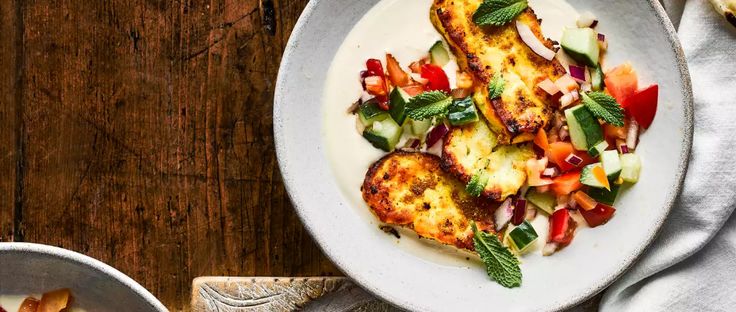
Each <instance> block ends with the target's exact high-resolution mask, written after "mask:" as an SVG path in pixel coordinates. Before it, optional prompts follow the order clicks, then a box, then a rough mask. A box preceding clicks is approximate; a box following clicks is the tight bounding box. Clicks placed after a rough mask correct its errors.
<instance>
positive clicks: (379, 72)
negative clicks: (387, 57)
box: [365, 59, 384, 78]
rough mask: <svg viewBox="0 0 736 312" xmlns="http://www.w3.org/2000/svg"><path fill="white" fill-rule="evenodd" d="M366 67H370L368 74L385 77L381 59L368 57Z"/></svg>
mask: <svg viewBox="0 0 736 312" xmlns="http://www.w3.org/2000/svg"><path fill="white" fill-rule="evenodd" d="M365 67H366V68H367V69H368V74H369V75H370V76H380V77H381V78H383V76H384V73H383V65H381V61H379V60H377V59H368V60H367V61H365Z"/></svg>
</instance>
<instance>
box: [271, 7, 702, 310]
mask: <svg viewBox="0 0 736 312" xmlns="http://www.w3.org/2000/svg"><path fill="white" fill-rule="evenodd" d="M382 1H383V3H381V4H380V6H379V8H386V7H391V5H392V3H394V2H398V1H420V2H422V3H428V1H427V0H382ZM541 1H545V0H541ZM378 2H380V1H378V0H342V1H328V0H312V1H310V3H309V4H308V5H307V8H306V9H305V11H304V13H303V14H302V16H301V18H300V19H299V21H298V23H297V25H296V26H295V28H294V31H293V33H292V35H291V39H290V41H289V44H288V45H287V47H286V51H285V52H284V56H283V59H282V63H281V68H280V71H279V77H278V82H277V85H276V94H275V104H274V133H275V139H276V148H277V156H278V160H279V166H280V169H281V172H282V175H283V177H284V182H285V184H286V187H287V190H288V192H289V195H290V197H291V200H292V202H293V203H294V206H295V207H296V210H297V213H298V214H299V216H300V218H301V219H302V221H303V223H304V225H305V226H306V227H307V229H308V230H309V231H310V233H311V234H312V236H313V237H314V238H315V240H316V241H317V242H318V243H319V245H320V246H321V247H322V249H323V251H324V252H325V254H327V256H329V257H330V259H332V261H333V262H334V263H335V264H336V265H337V266H338V267H339V268H340V269H342V270H343V272H345V274H347V275H348V276H350V277H351V278H353V279H354V280H355V281H356V282H358V283H359V284H361V285H362V286H363V287H364V288H365V289H366V290H368V291H370V292H372V293H374V294H376V295H378V296H380V297H382V298H383V299H385V300H387V301H389V302H392V303H394V304H396V305H397V306H399V307H402V308H405V309H410V310H416V311H450V310H468V311H471V310H488V309H491V308H492V309H502V310H512V311H545V310H558V309H563V308H566V307H570V306H573V305H575V304H577V303H579V302H581V301H582V300H584V299H586V298H588V297H590V296H592V295H594V294H595V293H597V292H599V291H601V290H603V289H604V288H605V287H606V286H607V285H609V284H610V283H611V282H613V281H614V280H615V279H616V278H617V277H618V276H620V275H621V274H622V273H623V272H624V271H625V270H626V269H627V268H629V267H630V266H631V265H632V264H633V263H634V261H635V260H636V258H637V257H638V256H639V255H640V254H641V253H642V252H643V251H644V249H645V248H646V247H647V246H648V245H649V243H650V242H651V241H652V239H653V238H654V236H655V234H656V233H657V231H658V229H659V228H660V226H661V224H662V222H663V221H664V220H665V218H666V216H667V214H668V212H669V210H670V208H671V205H672V202H673V201H674V199H675V197H676V196H677V194H678V192H679V190H680V185H681V183H682V180H683V178H684V174H685V171H686V166H687V159H688V156H689V151H690V146H691V138H692V96H691V88H690V80H689V76H688V72H687V66H686V63H685V60H684V56H683V54H682V49H681V48H680V45H679V42H678V41H677V39H676V37H675V33H674V29H673V27H672V25H671V24H670V22H669V20H667V18H666V17H665V15H664V10H663V9H662V8H661V6H660V5H659V4H658V3H657V1H655V0H649V1H641V0H625V1H624V0H621V1H605V0H599V1H591V0H570V1H569V2H570V3H571V4H572V5H573V6H574V7H575V8H576V9H578V10H579V11H586V10H589V11H592V12H594V13H595V14H596V15H597V16H598V18H599V19H600V20H601V24H600V26H599V30H600V31H601V32H603V33H605V34H606V35H607V36H608V38H610V47H609V53H608V54H607V57H606V62H607V64H618V63H621V62H623V61H626V60H630V61H631V62H632V63H633V64H634V67H635V68H636V70H637V72H638V74H639V77H640V81H642V84H646V83H647V82H656V83H658V84H659V85H660V97H659V103H660V104H659V109H658V112H657V117H656V119H655V122H654V124H653V125H652V127H651V128H650V129H649V130H647V131H646V133H645V134H644V135H643V136H642V137H641V143H640V148H638V149H637V154H639V155H640V156H641V157H642V161H643V163H644V168H643V170H642V176H641V179H640V181H639V182H638V183H637V184H636V186H635V187H633V188H631V189H630V190H628V191H627V192H625V193H624V194H622V196H620V198H619V200H618V202H617V205H616V206H617V208H618V210H617V212H616V216H615V217H614V218H613V219H612V220H611V222H609V223H608V224H606V225H605V226H602V227H599V228H596V229H585V230H583V231H581V232H579V233H578V235H577V236H576V237H575V240H574V242H573V244H571V246H569V247H568V248H566V249H564V250H562V251H561V252H559V253H557V254H555V255H554V256H552V257H541V256H539V255H538V254H537V255H530V256H526V257H524V258H523V260H522V261H523V264H522V272H523V274H524V278H523V284H522V287H520V288H515V289H506V288H503V287H501V286H499V285H497V284H496V283H494V282H492V281H490V280H489V279H488V277H487V276H486V274H485V272H484V268H483V267H482V265H481V264H479V263H476V262H475V261H473V260H471V261H467V260H465V258H464V257H462V256H459V255H453V254H452V252H447V250H446V249H443V248H436V246H433V245H432V244H426V243H422V242H418V240H416V239H413V238H412V237H408V236H407V235H404V237H402V239H401V240H398V241H397V240H396V239H395V238H392V237H391V236H389V235H386V234H385V233H383V232H382V231H381V230H380V229H379V228H378V222H377V220H376V218H375V217H373V216H372V215H371V213H370V212H369V211H368V208H367V207H366V206H365V204H364V203H362V202H361V201H360V200H359V195H357V200H356V193H357V192H359V190H358V189H357V188H358V187H359V186H360V185H359V184H358V185H352V182H350V181H353V180H355V179H344V178H340V179H337V178H336V177H335V174H334V173H335V172H340V170H341V169H340V168H339V166H340V164H339V163H338V164H336V163H335V162H334V161H332V162H331V158H330V157H334V153H333V151H332V150H330V148H328V145H329V144H327V141H331V142H333V144H332V145H334V141H335V139H334V138H329V136H328V135H326V133H325V131H324V130H325V129H324V120H323V118H324V116H329V112H324V111H323V109H330V108H332V107H331V106H330V105H323V103H325V102H326V99H329V97H331V96H333V95H334V94H335V93H333V92H332V91H331V90H325V82H326V80H327V79H328V71H329V69H330V65H331V64H332V63H333V59H335V57H336V54H337V53H338V50H339V49H340V47H341V45H342V44H343V42H344V41H345V39H346V37H348V34H349V33H350V31H351V29H353V27H354V26H355V25H356V24H357V23H359V21H360V20H361V18H362V17H363V16H364V15H366V13H367V12H369V10H371V8H372V7H374V5H376V3H378ZM387 2H389V3H387ZM428 8H429V7H428V6H427V10H428ZM385 11H386V10H385ZM390 12H395V11H390ZM374 13H375V12H374ZM387 14H388V13H387ZM390 14H394V13H390ZM398 14H402V13H398ZM361 23H362V22H361ZM362 27H365V26H362ZM371 40H373V41H371ZM371 40H367V42H365V44H366V47H367V46H370V45H380V44H381V43H380V42H375V39H371ZM364 48H365V47H364ZM380 49H391V47H380V46H379V50H380ZM374 52H375V51H373V50H370V49H368V50H365V49H363V50H361V49H360V48H358V49H357V50H356V52H355V54H356V55H355V59H356V62H358V64H355V65H354V66H355V67H356V68H359V67H361V66H362V65H361V64H360V61H364V60H365V57H364V55H363V54H366V53H367V54H371V53H374ZM343 54H344V53H343ZM381 56H382V55H380V54H379V55H375V57H381ZM357 60H360V61H357ZM400 61H401V60H400ZM346 72H348V71H346ZM349 72H350V73H351V74H350V75H349V76H346V77H345V78H344V79H355V80H356V83H357V77H356V75H357V71H355V70H353V69H350V71H349ZM354 100H355V98H354V97H347V98H345V106H344V107H345V108H346V107H347V106H349V104H350V103H351V102H352V101H354ZM349 118H350V117H348V116H347V115H346V120H350V122H352V119H349ZM331 129H332V128H331ZM350 131H353V132H348V130H346V131H345V137H344V138H345V140H346V141H345V142H346V143H345V144H346V147H347V148H351V145H350V144H351V143H350V142H353V141H357V142H361V144H362V141H359V140H362V139H361V138H360V137H359V136H358V135H357V132H355V130H353V129H351V130H350ZM351 135H354V136H351ZM350 138H352V139H350ZM348 139H349V140H351V141H347V140H348ZM328 154H329V155H331V156H330V157H328ZM366 169H367V167H366ZM364 173H365V171H364V170H363V171H362V172H361V173H360V174H361V175H360V176H358V177H357V178H356V179H357V181H362V178H363V176H362V174H364ZM346 181H347V182H346ZM346 184H347V185H346ZM357 194H359V193H357ZM437 251H441V252H443V253H442V255H440V256H434V255H433V254H437ZM448 253H450V254H449V255H448ZM448 259H449V260H448Z"/></svg>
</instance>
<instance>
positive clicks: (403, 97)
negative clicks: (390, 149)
mask: <svg viewBox="0 0 736 312" xmlns="http://www.w3.org/2000/svg"><path fill="white" fill-rule="evenodd" d="M410 98H411V97H410V96H409V94H407V93H406V92H404V90H402V89H401V88H399V87H396V88H394V90H393V91H391V94H390V97H389V99H390V102H389V105H390V108H389V110H388V113H389V114H390V115H391V118H393V119H394V121H396V123H397V124H399V125H403V124H404V120H405V119H406V111H405V107H406V103H409V99H410Z"/></svg>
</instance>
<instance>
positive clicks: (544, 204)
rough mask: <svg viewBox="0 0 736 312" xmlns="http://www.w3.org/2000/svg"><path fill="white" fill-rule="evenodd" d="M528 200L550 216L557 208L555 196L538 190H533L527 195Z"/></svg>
mask: <svg viewBox="0 0 736 312" xmlns="http://www.w3.org/2000/svg"><path fill="white" fill-rule="evenodd" d="M526 200H528V201H529V202H530V203H532V204H534V206H537V207H538V208H539V209H542V211H544V212H546V213H547V214H549V215H552V213H553V212H555V206H556V205H557V198H556V197H555V195H553V194H552V193H549V192H547V193H540V192H538V191H537V189H536V188H532V189H530V190H529V191H528V192H527V193H526Z"/></svg>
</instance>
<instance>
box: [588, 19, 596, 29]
mask: <svg viewBox="0 0 736 312" xmlns="http://www.w3.org/2000/svg"><path fill="white" fill-rule="evenodd" d="M596 26H598V20H595V21H593V23H592V24H590V28H595V27H596Z"/></svg>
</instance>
